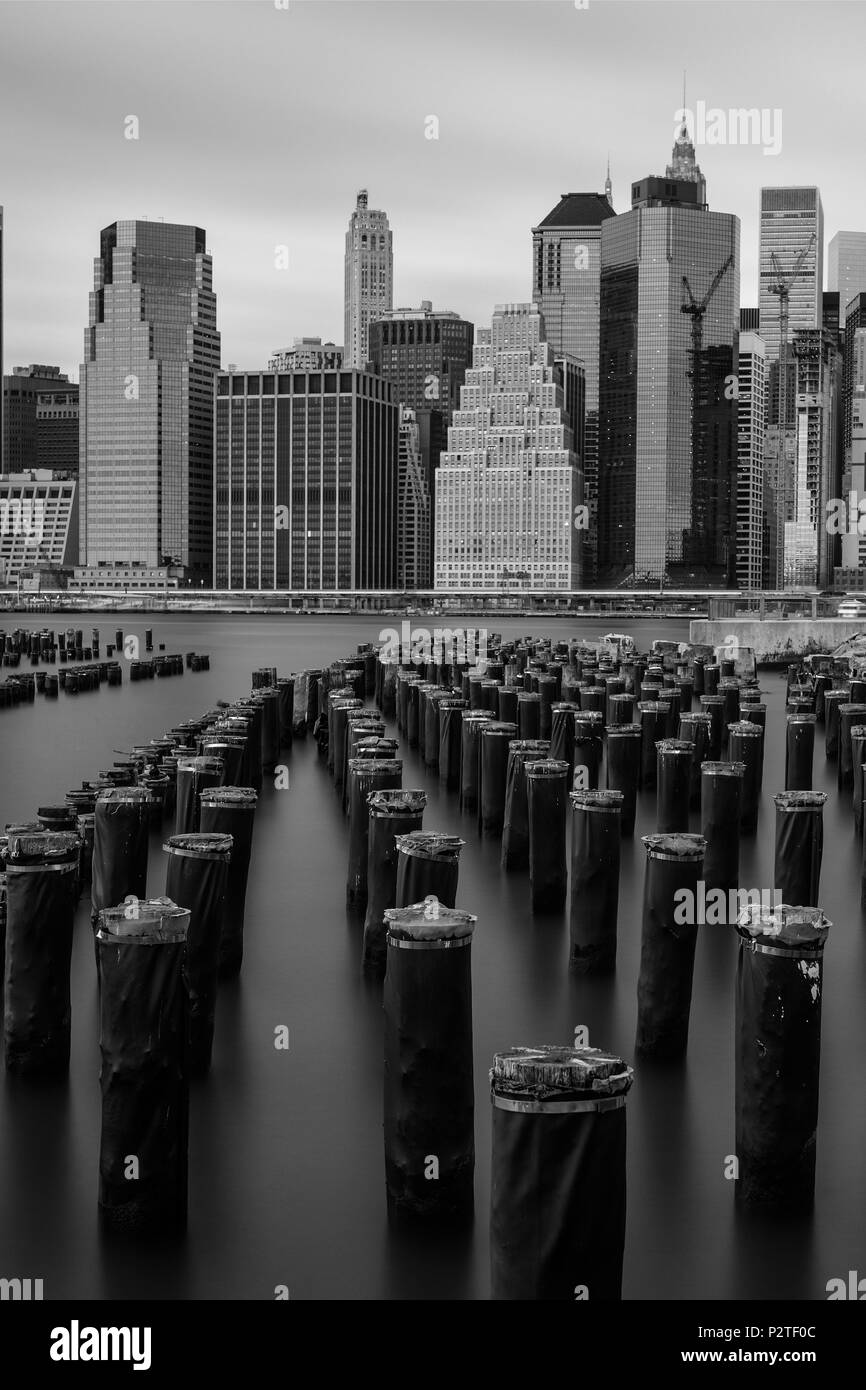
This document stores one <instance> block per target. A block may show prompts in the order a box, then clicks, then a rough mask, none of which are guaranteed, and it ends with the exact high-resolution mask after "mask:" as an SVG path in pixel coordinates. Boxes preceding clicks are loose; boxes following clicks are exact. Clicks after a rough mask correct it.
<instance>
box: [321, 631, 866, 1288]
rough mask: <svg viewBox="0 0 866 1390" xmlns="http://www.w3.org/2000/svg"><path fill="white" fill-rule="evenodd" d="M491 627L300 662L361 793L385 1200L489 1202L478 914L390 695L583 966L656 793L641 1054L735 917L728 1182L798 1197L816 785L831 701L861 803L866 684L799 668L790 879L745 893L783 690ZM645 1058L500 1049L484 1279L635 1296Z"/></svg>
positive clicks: (812, 1116)
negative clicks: (455, 651) (628, 1105)
mask: <svg viewBox="0 0 866 1390" xmlns="http://www.w3.org/2000/svg"><path fill="white" fill-rule="evenodd" d="M492 645H493V651H492V654H491V656H490V658H489V659H488V660H487V661H486V663H485V665H484V669H470V668H469V667H468V666H467V665H466V664H465V663H464V664H462V665H461V664H460V663H458V662H451V663H448V662H441V661H440V662H439V663H435V662H426V663H424V664H421V665H415V666H400V665H397V664H395V663H392V662H385V661H377V660H376V654H375V652H373V651H371V650H370V649H367V648H361V649H359V652H358V653H357V654H355V655H354V656H351V657H348V658H346V659H344V660H341V661H337V662H334V663H333V664H332V665H331V666H330V667H328V668H326V669H323V670H318V671H315V672H308V673H304V674H303V676H302V677H300V678H299V680H303V681H304V682H305V684H306V687H307V700H306V706H305V711H304V712H305V715H306V717H305V719H304V721H303V722H304V723H305V725H306V727H308V728H309V727H310V726H311V725H312V727H313V728H314V729H315V730H316V732H317V738H318V739H319V744H320V751H321V752H322V754H323V757H324V758H325V761H326V764H327V767H328V769H329V771H330V773H331V775H332V777H333V780H334V784H335V787H336V789H337V791H338V793H339V794H340V795H341V797H342V798H343V804H344V807H345V809H346V810H347V812H348V815H349V872H348V879H347V900H348V902H349V903H350V905H352V906H353V907H358V908H361V907H364V908H366V918H365V922H364V933H363V946H362V952H361V954H362V962H363V966H364V968H365V970H367V971H368V972H372V973H374V974H379V975H381V974H382V972H383V971H384V977H385V983H384V1009H385V1157H386V1162H385V1168H386V1190H387V1196H388V1203H389V1211H391V1213H392V1214H404V1215H405V1214H408V1215H409V1216H411V1217H413V1218H416V1219H417V1218H419V1217H423V1218H433V1219H434V1220H436V1221H440V1222H442V1221H453V1220H455V1219H465V1218H466V1217H467V1216H468V1215H469V1214H470V1213H471V1211H472V1192H473V1183H472V1172H473V1166H474V1141H473V1085H472V1024H471V984H470V958H471V942H472V935H473V931H474V928H475V925H476V918H475V916H474V915H473V914H472V913H470V912H466V911H465V910H463V908H462V907H458V906H457V902H456V898H457V882H458V868H459V858H460V852H461V850H463V849H464V842H463V841H462V840H461V839H460V838H459V837H456V836H454V835H446V834H445V833H444V832H441V831H436V830H431V829H429V828H422V819H423V813H424V809H425V803H426V797H425V794H424V790H423V788H421V787H416V788H405V787H403V785H402V781H403V779H402V771H403V768H402V760H401V759H400V758H398V757H396V756H395V755H396V753H397V752H398V745H397V743H395V741H394V740H393V739H389V738H388V727H389V725H388V723H387V721H388V720H391V719H393V721H394V723H395V725H396V731H397V734H398V735H399V737H400V738H401V739H402V740H404V741H405V744H406V745H408V748H409V749H411V750H417V754H418V756H419V757H420V759H421V761H422V763H423V765H424V767H425V768H426V769H427V770H428V772H429V773H430V774H433V775H435V776H437V777H438V781H439V785H440V789H444V790H445V791H446V792H450V793H452V794H453V795H454V796H455V797H456V798H457V799H458V802H459V805H460V807H461V809H462V811H463V812H464V813H466V814H467V815H471V816H472V818H473V819H474V820H475V821H476V824H477V830H478V833H479V834H480V835H482V836H489V837H493V838H496V839H499V840H500V841H501V845H502V851H501V864H502V869H503V871H505V872H507V873H509V874H518V875H520V874H522V875H524V876H525V877H526V878H528V888H529V892H528V894H527V909H528V910H530V911H532V912H535V913H548V912H562V911H563V909H564V908H565V907H566V904H567V905H568V915H569V922H570V966H571V968H572V969H573V970H574V971H576V972H577V973H579V974H580V975H582V976H588V977H593V976H599V975H603V974H609V973H610V972H611V971H613V970H615V968H616V946H617V915H618V913H617V907H618V896H619V872H620V843H621V839H622V837H623V836H630V835H632V834H633V833H634V826H635V814H636V807H637V804H638V800H639V798H641V799H645V798H647V797H651V798H652V799H653V800H654V803H655V817H656V827H657V828H656V833H655V834H651V835H647V836H645V837H644V847H645V850H646V861H645V882H644V900H643V918H642V924H641V952H640V969H639V980H638V991H637V996H638V997H637V1018H636V1033H635V1040H634V1049H635V1052H636V1053H637V1054H638V1055H639V1056H642V1057H646V1058H656V1059H660V1060H669V1059H676V1058H681V1057H682V1056H683V1055H684V1054H685V1052H686V1050H687V1046H688V1034H689V1018H690V1011H691V994H692V977H693V970H694V962H695V951H696V946H697V938H698V928H699V927H701V926H705V927H710V928H711V929H718V928H723V929H724V928H727V929H728V930H730V931H731V932H732V933H733V934H735V935H736V937H737V940H738V942H739V952H740V959H739V966H738V974H737V996H736V1006H735V1018H736V1025H735V1026H736V1038H737V1045H736V1057H737V1082H736V1106H735V1110H736V1113H735V1126H736V1152H737V1157H738V1162H739V1181H738V1182H737V1183H736V1184H735V1191H736V1192H737V1195H738V1198H739V1200H740V1201H741V1202H743V1203H744V1204H745V1205H747V1206H762V1207H763V1206H774V1207H783V1208H792V1207H793V1208H798V1207H803V1206H805V1205H808V1204H809V1203H810V1202H811V1201H812V1198H813V1192H814V1168H815V1132H816V1124H817V1107H818V1060H819V1056H820V1017H821V993H822V956H823V949H824V943H825V941H826V936H827V931H828V928H829V926H830V923H829V922H828V921H827V919H826V918H825V916H824V914H823V913H822V911H821V909H820V906H819V905H818V898H819V877H820V864H821V836H822V808H823V803H824V800H825V796H824V794H823V793H818V792H814V791H813V790H812V759H813V753H814V738H815V727H816V724H817V723H818V722H820V721H824V720H826V723H827V737H828V750H829V749H830V747H831V746H836V747H837V748H838V750H839V751H838V756H839V759H840V774H839V775H840V785H851V786H852V787H853V795H854V800H855V812H856V814H858V815H860V816H861V817H862V799H863V790H864V782H863V776H864V773H866V768H864V767H863V766H862V763H863V761H864V760H866V686H864V690H863V691H862V692H861V691H860V690H859V689H858V688H857V682H856V681H854V682H851V684H850V685H849V686H848V687H847V688H846V689H845V690H844V691H840V692H839V697H840V698H839V699H838V702H836V701H834V698H833V697H834V695H835V694H836V692H834V691H832V690H827V689H826V686H827V685H829V684H830V682H829V681H827V682H825V681H823V680H822V679H820V678H817V679H815V680H814V681H813V680H812V679H811V678H810V679H809V681H808V682H807V683H806V684H807V685H808V689H807V688H806V687H805V686H804V685H803V684H802V683H801V684H800V686H798V688H797V689H796V690H792V691H789V700H788V710H787V719H786V759H785V787H784V790H783V791H780V792H779V793H778V794H777V795H776V796H775V798H774V802H775V811H776V820H775V835H776V842H775V846H776V847H775V876H774V877H775V881H774V883H773V884H772V885H767V887H766V888H760V887H756V888H749V889H745V890H741V888H740V864H739V859H740V855H739V850H740V843H741V840H742V839H743V837H750V836H753V835H754V834H756V832H757V829H758V825H759V817H760V807H761V799H762V788H763V760H764V756H763V755H764V739H765V731H766V714H767V710H766V705H765V704H764V703H763V702H762V699H761V691H760V689H759V686H758V683H757V680H756V679H754V678H743V677H737V676H736V675H735V670H736V663H735V662H734V661H733V660H731V661H728V660H725V659H722V660H720V661H715V660H713V659H712V657H711V656H709V655H708V654H699V653H695V652H692V651H687V652H686V653H685V654H684V655H682V656H680V655H679V654H678V653H669V652H665V653H664V655H659V656H640V655H639V656H635V657H634V658H633V659H624V660H621V661H614V660H605V659H603V658H601V659H600V658H599V657H598V656H597V654H595V653H590V652H588V651H586V650H582V649H581V648H579V647H578V646H577V645H576V644H573V643H564V642H562V643H556V644H553V645H552V644H551V643H549V642H536V641H533V640H532V639H526V640H525V641H511V642H507V643H506V642H501V641H500V640H499V639H497V638H496V637H494V638H493V644H492ZM314 687H315V690H316V694H315V696H314V695H313V693H312V692H313V689H314ZM371 694H373V696H374V701H375V703H374V705H373V706H371V705H370V704H369V703H367V702H368V701H369V697H370V695H371ZM860 694H862V695H863V697H864V702H863V705H862V707H861V705H860V704H859V703H858V700H857V699H855V698H854V697H855V696H857V695H860ZM298 713H299V712H298V710H297V709H296V718H297V717H298ZM861 719H862V721H863V722H862V724H861V722H860V721H861ZM861 740H862V742H861ZM830 756H833V754H832V753H830ZM855 767H856V769H857V770H856V771H855ZM843 778H847V779H848V781H847V782H844V781H843ZM858 797H859V800H858ZM569 808H570V816H569ZM569 819H570V820H571V848H570V853H569V851H568V848H567V841H568V835H567V826H568V821H569ZM695 822H697V823H698V824H699V826H700V833H696V826H695V824H694V823H695ZM569 863H570V867H571V873H570V874H569ZM864 864H866V861H864ZM864 884H866V869H864ZM569 890H570V901H569ZM864 892H866V888H864ZM720 904H721V906H720ZM780 1005H781V1007H780ZM631 1081H632V1072H631V1069H630V1068H629V1067H628V1066H627V1065H626V1064H625V1062H624V1061H623V1060H622V1058H621V1057H619V1056H618V1055H617V1054H615V1053H611V1054H608V1053H606V1052H599V1051H597V1050H595V1049H579V1048H570V1047H565V1048H560V1047H552V1046H550V1045H545V1046H544V1047H538V1046H536V1047H518V1048H515V1049H512V1051H511V1052H508V1053H502V1054H497V1056H496V1058H495V1059H494V1064H493V1068H492V1070H491V1095H492V1101H493V1107H494V1129H493V1135H494V1149H493V1199H492V1220H491V1235H492V1268H493V1290H494V1297H502V1298H527V1297H528V1298H551V1297H553V1298H569V1299H573V1298H574V1297H575V1296H576V1294H575V1291H576V1290H577V1289H579V1288H580V1289H584V1290H585V1292H584V1294H583V1295H578V1296H586V1297H603V1298H618V1297H620V1289H621V1270H622V1249H623V1235H624V1212H625V1156H624V1155H625V1112H624V1105H625V1096H626V1092H627V1090H628V1088H629V1086H630V1085H631ZM602 1117H604V1118H602ZM527 1127H529V1132H525V1131H527ZM578 1130H579V1131H580V1133H578ZM575 1154H578V1155H580V1157H579V1159H576V1158H575ZM434 1179H435V1180H434ZM599 1212H601V1213H603V1214H604V1217H603V1219H601V1218H600V1217H599Z"/></svg>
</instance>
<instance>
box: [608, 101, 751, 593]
mask: <svg viewBox="0 0 866 1390" xmlns="http://www.w3.org/2000/svg"><path fill="white" fill-rule="evenodd" d="M739 289H740V223H739V218H737V217H735V216H733V215H732V214H730V213H721V212H710V211H709V210H708V208H707V205H706V184H705V181H704V177H703V174H702V173H701V170H700V169H699V168H698V166H697V164H696V163H695V154H694V147H693V146H692V144H691V141H690V140H689V137H688V132H687V131H686V129H685V127H683V128H682V129H681V131H680V133H679V135H678V137H677V141H676V144H675V146H674V154H673V159H672V161H671V164H670V165H668V170H667V172H666V174H665V175H664V177H661V176H650V177H648V178H646V179H642V180H641V181H640V182H638V183H634V184H632V207H631V211H629V212H625V213H622V214H620V215H619V216H617V217H612V218H608V219H606V220H605V221H604V222H603V223H602V229H601V302H600V319H601V327H600V352H599V503H598V521H599V554H598V577H599V582H600V583H605V584H619V583H633V584H643V583H651V584H661V583H665V582H667V583H672V584H682V585H684V586H686V587H696V586H704V585H725V584H728V583H734V582H735V575H736V544H735V531H736V468H737V463H736V459H737V454H736V400H735V391H734V389H733V379H734V376H735V374H736V366H737V363H736V355H735V354H736V342H737V334H738V328H739V302H740V294H739Z"/></svg>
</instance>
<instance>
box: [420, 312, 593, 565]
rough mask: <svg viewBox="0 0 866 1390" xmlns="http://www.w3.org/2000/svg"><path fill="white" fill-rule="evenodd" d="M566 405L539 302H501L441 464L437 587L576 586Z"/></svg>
mask: <svg viewBox="0 0 866 1390" xmlns="http://www.w3.org/2000/svg"><path fill="white" fill-rule="evenodd" d="M564 404H565V392H564V390H563V387H562V385H561V384H560V381H559V380H558V379H557V372H556V366H555V360H554V352H553V349H552V348H551V346H550V344H549V343H546V342H545V341H544V322H543V319H542V316H541V314H540V312H539V310H538V309H537V307H536V306H535V305H534V304H499V305H497V306H496V309H495V312H494V314H493V321H492V324H491V327H490V328H489V329H481V330H479V332H478V334H477V338H476V342H475V347H474V350H473V354H472V366H471V368H470V369H469V370H468V371H467V373H466V381H465V383H464V385H463V387H462V388H461V391H460V409H459V410H456V411H455V412H454V418H453V423H452V425H451V427H450V428H449V430H448V448H447V450H446V451H445V452H444V453H443V454H442V457H441V459H440V461H439V468H438V469H437V471H436V493H435V500H434V506H435V512H436V526H435V553H434V582H435V587H436V588H437V589H448V590H452V591H455V592H460V591H463V592H466V591H470V592H471V591H473V590H476V589H485V588H486V589H500V590H501V589H506V590H507V589H515V590H518V591H533V590H534V591H539V590H559V591H566V592H567V591H569V590H573V589H575V588H577V587H579V585H580V555H581V531H580V530H578V529H577V527H576V526H575V521H578V522H579V521H580V517H579V516H576V508H577V507H578V505H579V504H581V503H582V492H583V478H582V475H581V472H580V468H579V465H578V459H577V455H576V453H575V451H574V440H573V435H572V430H571V427H570V425H569V424H568V422H567V420H566V416H565V411H564Z"/></svg>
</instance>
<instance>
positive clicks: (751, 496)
mask: <svg viewBox="0 0 866 1390" xmlns="http://www.w3.org/2000/svg"><path fill="white" fill-rule="evenodd" d="M753 312H754V313H755V316H756V317H757V310H754V311H753ZM766 428H767V398H766V350H765V348H764V343H763V340H762V339H761V338H760V337H759V336H758V334H757V333H752V332H741V333H740V340H739V365H738V368H737V584H738V586H739V587H740V588H741V589H760V588H761V587H762V574H763V552H764V435H765V433H766Z"/></svg>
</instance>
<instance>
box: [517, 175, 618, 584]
mask: <svg viewBox="0 0 866 1390" xmlns="http://www.w3.org/2000/svg"><path fill="white" fill-rule="evenodd" d="M604 187H605V191H604V193H603V194H601V193H563V194H562V195H561V197H560V200H559V202H558V203H557V205H556V207H555V208H553V209H552V210H551V211H550V212H549V213H548V214H547V216H546V217H545V218H543V219H542V221H541V222H539V224H538V226H537V227H533V229H532V298H533V301H534V302H535V303H536V304H537V305H538V307H539V309H540V310H541V313H542V316H543V318H544V330H545V336H546V338H547V341H548V343H550V345H551V347H552V348H553V350H554V353H555V354H556V355H557V356H559V355H563V356H566V357H569V358H572V359H574V360H575V361H578V362H581V363H582V364H583V371H584V378H585V385H586V397H585V410H586V416H585V424H584V430H583V433H584V444H583V452H582V456H581V459H580V463H581V468H582V471H583V479H584V501H585V502H586V505H587V507H588V508H589V525H588V528H587V530H586V532H585V533H584V537H583V541H584V546H583V579H584V583H586V584H591V583H592V581H593V579H594V576H595V565H596V536H597V532H598V527H597V508H598V331H599V294H600V275H601V230H602V226H603V225H604V223H605V222H607V221H608V220H609V219H610V218H612V217H615V216H616V214H615V212H614V210H613V206H612V204H611V200H610V199H611V181H610V161H609V160H608V165H607V177H606V179H605V185H604ZM575 433H576V434H577V435H578V436H579V434H580V426H579V425H576V426H575Z"/></svg>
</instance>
